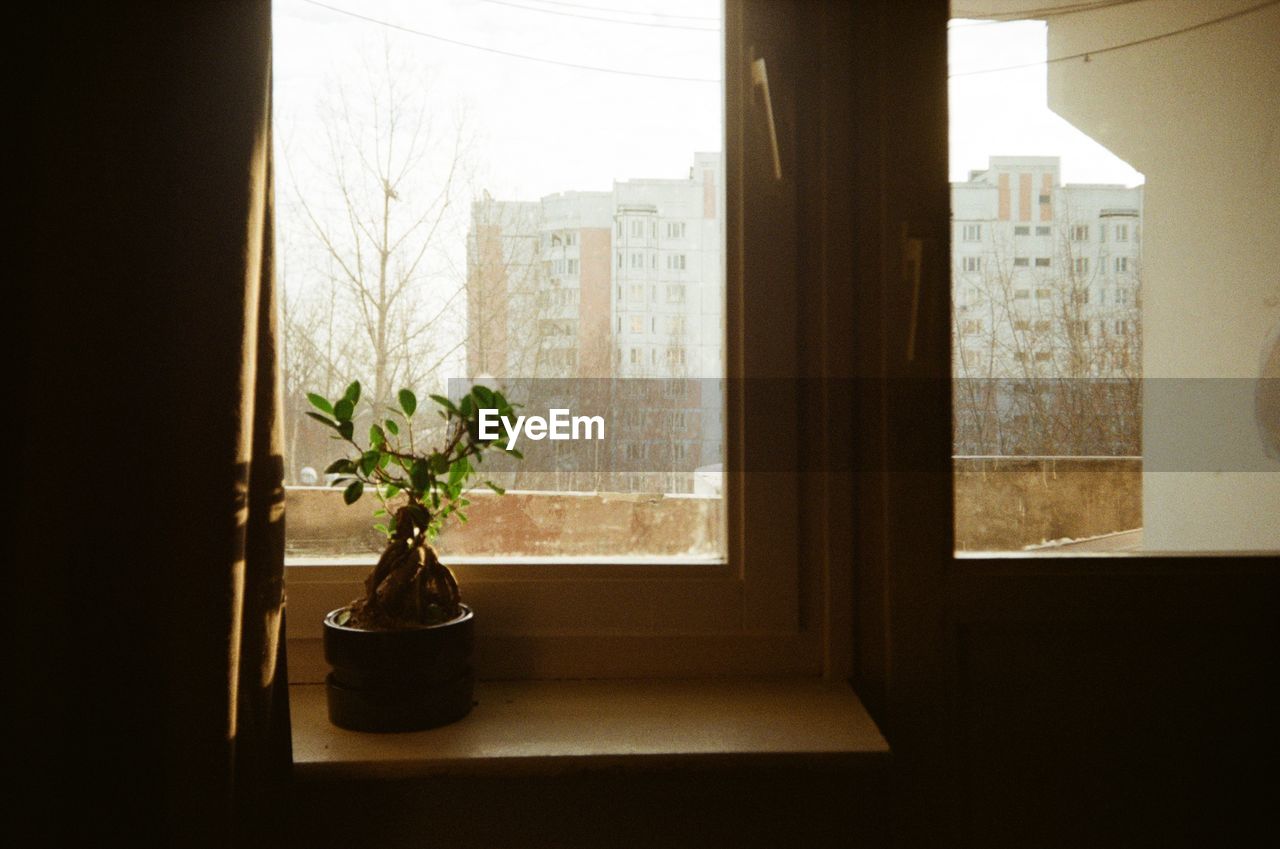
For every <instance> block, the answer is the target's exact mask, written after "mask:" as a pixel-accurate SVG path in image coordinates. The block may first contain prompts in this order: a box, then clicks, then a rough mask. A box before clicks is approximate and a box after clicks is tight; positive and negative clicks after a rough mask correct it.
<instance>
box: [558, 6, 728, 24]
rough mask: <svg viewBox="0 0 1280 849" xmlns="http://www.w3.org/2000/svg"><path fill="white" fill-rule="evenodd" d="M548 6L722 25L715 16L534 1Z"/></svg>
mask: <svg viewBox="0 0 1280 849" xmlns="http://www.w3.org/2000/svg"><path fill="white" fill-rule="evenodd" d="M534 2H537V3H541V4H543V5H546V6H565V7H567V8H570V9H587V10H588V11H591V12H610V13H612V14H615V15H647V16H649V17H652V18H672V19H674V20H681V21H710V22H711V23H716V24H718V23H720V18H718V17H716V16H714V15H674V14H668V13H666V12H651V11H649V10H647V9H646V10H643V11H642V10H639V9H615V8H613V7H611V6H589V5H587V4H585V3H565V2H563V0H534Z"/></svg>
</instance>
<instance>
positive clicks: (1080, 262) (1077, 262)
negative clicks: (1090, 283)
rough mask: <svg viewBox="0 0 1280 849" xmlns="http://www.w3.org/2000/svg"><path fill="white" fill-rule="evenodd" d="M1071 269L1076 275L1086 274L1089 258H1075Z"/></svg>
mask: <svg viewBox="0 0 1280 849" xmlns="http://www.w3.org/2000/svg"><path fill="white" fill-rule="evenodd" d="M1072 268H1074V269H1075V272H1076V274H1088V273H1089V258H1088V257H1086V256H1078V257H1076V258H1075V259H1074V260H1072Z"/></svg>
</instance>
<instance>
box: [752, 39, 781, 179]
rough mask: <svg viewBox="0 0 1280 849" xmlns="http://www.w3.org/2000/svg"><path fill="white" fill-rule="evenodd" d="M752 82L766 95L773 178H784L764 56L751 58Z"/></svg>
mask: <svg viewBox="0 0 1280 849" xmlns="http://www.w3.org/2000/svg"><path fill="white" fill-rule="evenodd" d="M751 84H752V85H753V86H755V87H756V88H758V89H760V93H761V95H762V96H763V97H764V120H765V126H766V127H767V129H768V130H769V148H770V150H771V151H772V153H773V179H775V180H779V181H780V180H782V156H781V155H780V154H779V152H778V127H777V125H776V124H775V123H774V121H773V98H772V97H770V96H769V70H768V68H766V67H765V64H764V57H763V56H761V57H758V58H755V59H752V60H751Z"/></svg>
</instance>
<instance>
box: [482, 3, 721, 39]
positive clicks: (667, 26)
mask: <svg viewBox="0 0 1280 849" xmlns="http://www.w3.org/2000/svg"><path fill="white" fill-rule="evenodd" d="M482 2H485V3H492V4H494V5H495V6H509V7H511V8H512V9H524V10H525V11H527V12H541V13H542V14H544V15H560V16H562V17H565V18H577V19H578V20H580V21H603V22H604V23H607V24H623V25H625V26H633V27H654V28H656V29H680V30H686V31H687V32H720V28H719V27H691V26H688V25H686V24H667V23H660V22H658V21H624V20H619V19H618V18H605V17H600V16H599V15H582V14H579V13H577V12H562V11H560V10H558V9H543V8H540V7H538V6H526V5H524V4H522V3H512V2H509V0H482Z"/></svg>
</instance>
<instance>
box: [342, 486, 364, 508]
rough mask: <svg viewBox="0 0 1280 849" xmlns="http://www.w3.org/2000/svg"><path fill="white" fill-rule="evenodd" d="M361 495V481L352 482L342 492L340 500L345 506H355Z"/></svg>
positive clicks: (362, 490)
mask: <svg viewBox="0 0 1280 849" xmlns="http://www.w3.org/2000/svg"><path fill="white" fill-rule="evenodd" d="M362 495H364V484H363V483H362V482H361V481H353V482H352V483H351V485H350V486H348V487H347V488H346V489H344V490H343V491H342V500H343V501H345V502H346V503H347V504H355V503H356V502H357V501H359V500H360V496H362Z"/></svg>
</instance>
